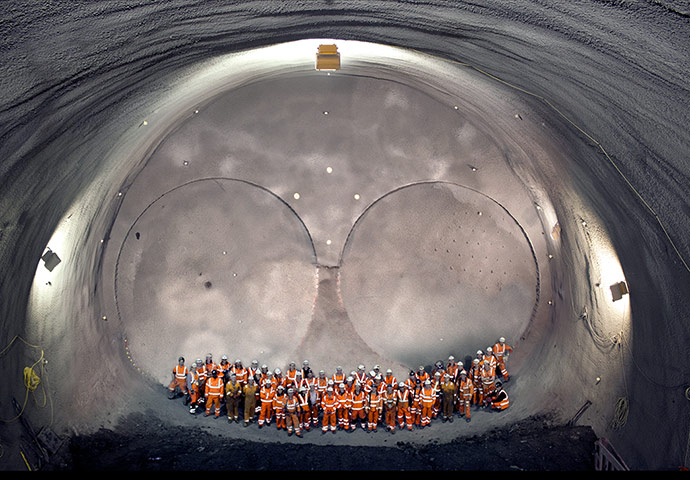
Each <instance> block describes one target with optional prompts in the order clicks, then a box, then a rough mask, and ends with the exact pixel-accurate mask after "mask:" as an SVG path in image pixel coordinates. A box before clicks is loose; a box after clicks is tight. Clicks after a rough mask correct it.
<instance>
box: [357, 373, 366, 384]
mask: <svg viewBox="0 0 690 480" xmlns="http://www.w3.org/2000/svg"><path fill="white" fill-rule="evenodd" d="M355 381H356V382H359V384H360V385H362V386H364V384H365V383H366V381H367V372H356V373H355Z"/></svg>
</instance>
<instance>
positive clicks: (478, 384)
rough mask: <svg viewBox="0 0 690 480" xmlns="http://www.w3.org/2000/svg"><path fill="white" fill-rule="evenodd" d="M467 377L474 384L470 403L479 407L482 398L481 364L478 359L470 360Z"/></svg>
mask: <svg viewBox="0 0 690 480" xmlns="http://www.w3.org/2000/svg"><path fill="white" fill-rule="evenodd" d="M468 377H469V379H470V380H471V381H472V385H474V391H473V395H472V403H473V404H474V405H476V406H477V407H480V406H481V404H482V400H483V395H482V364H481V363H479V359H478V358H475V359H474V360H472V368H471V369H470V372H469V374H468Z"/></svg>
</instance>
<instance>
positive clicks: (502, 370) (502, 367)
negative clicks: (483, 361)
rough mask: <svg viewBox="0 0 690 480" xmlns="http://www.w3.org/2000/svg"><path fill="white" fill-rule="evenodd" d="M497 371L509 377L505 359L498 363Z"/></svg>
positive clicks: (504, 376)
mask: <svg viewBox="0 0 690 480" xmlns="http://www.w3.org/2000/svg"><path fill="white" fill-rule="evenodd" d="M496 371H498V372H499V373H500V375H501V376H502V377H503V378H508V369H507V368H506V362H505V361H504V360H499V361H498V362H497V363H496Z"/></svg>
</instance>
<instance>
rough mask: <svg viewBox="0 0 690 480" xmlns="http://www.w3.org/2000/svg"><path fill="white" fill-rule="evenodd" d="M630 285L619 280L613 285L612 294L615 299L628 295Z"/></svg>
mask: <svg viewBox="0 0 690 480" xmlns="http://www.w3.org/2000/svg"><path fill="white" fill-rule="evenodd" d="M628 293H629V292H628V285H627V284H626V283H625V282H618V283H614V284H613V285H611V295H612V296H613V301H614V302H615V301H617V300H620V299H621V298H623V295H627V294H628Z"/></svg>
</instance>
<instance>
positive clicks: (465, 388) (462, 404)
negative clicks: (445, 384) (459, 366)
mask: <svg viewBox="0 0 690 480" xmlns="http://www.w3.org/2000/svg"><path fill="white" fill-rule="evenodd" d="M473 397H474V385H473V384H472V380H470V378H469V377H468V376H467V372H466V371H465V370H464V369H463V370H461V371H460V381H459V382H458V398H459V399H460V400H459V402H458V414H459V415H460V416H461V417H462V416H464V417H465V421H467V422H469V421H470V420H471V416H472V415H471V413H470V412H471V410H470V406H471V405H472V398H473Z"/></svg>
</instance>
